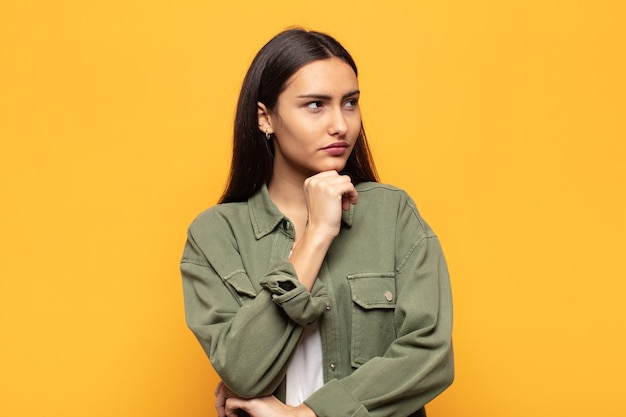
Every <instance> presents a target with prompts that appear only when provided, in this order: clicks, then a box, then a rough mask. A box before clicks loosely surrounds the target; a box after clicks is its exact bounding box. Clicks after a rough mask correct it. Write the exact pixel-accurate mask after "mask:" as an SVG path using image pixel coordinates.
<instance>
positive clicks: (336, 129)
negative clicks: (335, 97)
mask: <svg viewBox="0 0 626 417" xmlns="http://www.w3.org/2000/svg"><path fill="white" fill-rule="evenodd" d="M347 131H348V123H347V122H346V116H345V115H344V114H343V111H342V109H341V108H336V109H334V110H333V112H332V115H331V120H330V123H329V128H328V133H329V134H330V135H331V136H343V135H345V134H346V132H347Z"/></svg>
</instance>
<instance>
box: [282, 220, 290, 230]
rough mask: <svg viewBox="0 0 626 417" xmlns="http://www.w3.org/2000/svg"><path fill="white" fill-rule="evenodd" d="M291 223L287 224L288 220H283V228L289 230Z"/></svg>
mask: <svg viewBox="0 0 626 417" xmlns="http://www.w3.org/2000/svg"><path fill="white" fill-rule="evenodd" d="M290 227H291V224H289V220H283V229H285V230H289V228H290Z"/></svg>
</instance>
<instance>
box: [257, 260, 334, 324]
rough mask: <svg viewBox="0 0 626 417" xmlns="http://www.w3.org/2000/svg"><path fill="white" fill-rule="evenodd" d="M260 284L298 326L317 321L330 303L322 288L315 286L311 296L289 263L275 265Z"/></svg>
mask: <svg viewBox="0 0 626 417" xmlns="http://www.w3.org/2000/svg"><path fill="white" fill-rule="evenodd" d="M260 284H261V287H263V288H264V289H266V290H267V291H269V292H270V293H271V294H272V300H273V301H274V303H276V305H278V306H279V307H281V308H282V309H283V311H284V312H285V313H286V314H287V316H289V318H290V319H291V320H293V321H295V322H296V323H297V324H299V325H300V326H306V325H307V324H311V323H313V322H314V321H315V320H317V319H318V318H319V317H320V316H321V315H322V314H323V313H324V312H325V311H326V306H328V305H329V303H330V300H329V297H328V294H327V292H326V288H325V287H323V286H320V287H318V286H317V285H316V294H315V295H311V293H310V292H309V291H308V290H307V289H306V287H305V286H304V285H302V283H300V281H298V278H297V276H296V271H295V269H294V268H293V265H292V264H291V262H289V261H281V262H279V263H276V264H275V265H274V266H273V267H272V269H271V270H270V272H269V274H267V275H266V276H265V277H264V278H263V279H262V280H261V282H260Z"/></svg>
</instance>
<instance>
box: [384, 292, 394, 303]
mask: <svg viewBox="0 0 626 417" xmlns="http://www.w3.org/2000/svg"><path fill="white" fill-rule="evenodd" d="M385 300H387V301H389V302H391V301H392V300H393V294H392V293H391V291H385Z"/></svg>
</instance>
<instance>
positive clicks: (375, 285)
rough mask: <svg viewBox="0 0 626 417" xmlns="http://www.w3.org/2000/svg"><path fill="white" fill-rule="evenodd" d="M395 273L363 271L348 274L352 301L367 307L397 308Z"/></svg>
mask: <svg viewBox="0 0 626 417" xmlns="http://www.w3.org/2000/svg"><path fill="white" fill-rule="evenodd" d="M395 277H396V276H395V273H393V272H386V273H373V272H372V273H363V274H351V275H348V282H349V283H350V291H351V293H352V301H354V302H355V303H356V304H358V305H359V306H361V307H363V308H365V309H372V308H395V306H396V279H395Z"/></svg>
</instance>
